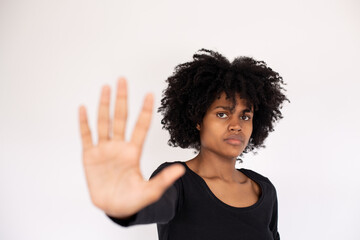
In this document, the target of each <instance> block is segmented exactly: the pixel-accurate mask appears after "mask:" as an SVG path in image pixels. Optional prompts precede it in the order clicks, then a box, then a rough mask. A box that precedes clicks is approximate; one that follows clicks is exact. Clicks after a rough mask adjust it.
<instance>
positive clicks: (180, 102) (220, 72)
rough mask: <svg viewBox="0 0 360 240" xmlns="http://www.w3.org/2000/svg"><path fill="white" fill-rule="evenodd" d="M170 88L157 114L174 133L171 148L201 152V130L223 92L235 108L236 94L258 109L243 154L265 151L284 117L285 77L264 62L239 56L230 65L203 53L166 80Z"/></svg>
mask: <svg viewBox="0 0 360 240" xmlns="http://www.w3.org/2000/svg"><path fill="white" fill-rule="evenodd" d="M167 83H168V87H167V88H166V89H165V90H164V91H163V98H162V100H161V106H160V108H159V109H158V112H161V113H162V115H163V119H162V121H161V123H162V124H163V129H166V130H168V131H169V133H170V139H169V141H168V143H169V145H170V146H174V147H177V146H179V147H181V148H194V149H195V150H197V151H199V150H200V146H201V144H200V134H199V131H198V130H197V129H196V125H197V124H198V123H201V122H202V119H203V117H204V115H205V113H206V111H207V109H208V108H209V106H210V105H211V104H212V103H213V102H214V100H215V99H216V98H218V97H219V96H220V95H221V93H223V92H224V93H225V94H226V96H227V97H228V98H229V99H231V101H233V102H234V103H235V99H236V94H240V96H241V98H244V99H246V100H247V102H248V103H249V104H251V105H252V106H253V107H254V118H253V132H252V135H251V137H250V140H249V143H248V145H247V147H246V148H245V150H244V152H243V153H248V152H250V151H253V150H254V149H256V148H260V147H265V145H264V140H265V139H266V137H267V136H268V135H269V132H272V131H274V123H275V122H276V121H278V120H279V119H281V118H283V116H282V113H281V111H280V109H281V108H282V104H283V102H284V101H285V100H287V101H288V102H290V101H289V100H288V99H287V98H286V96H285V95H284V94H283V91H286V90H285V89H284V88H283V85H285V84H284V82H283V79H282V77H281V76H280V75H279V74H278V73H277V72H275V71H273V70H272V69H271V68H269V67H268V66H267V65H266V63H265V62H263V61H256V60H254V59H253V58H250V57H238V58H235V59H234V61H233V62H229V60H227V59H226V58H225V57H224V56H222V55H221V54H219V53H218V52H215V51H211V50H206V49H201V50H199V51H198V53H196V54H194V56H193V61H191V62H186V63H183V64H180V65H178V66H177V67H176V68H175V71H174V73H173V75H172V76H170V77H169V78H168V79H167Z"/></svg>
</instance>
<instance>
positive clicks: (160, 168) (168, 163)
mask: <svg viewBox="0 0 360 240" xmlns="http://www.w3.org/2000/svg"><path fill="white" fill-rule="evenodd" d="M175 163H180V164H183V165H184V163H183V162H181V161H175V162H164V163H162V164H160V166H159V167H158V168H157V169H156V170H155V171H154V172H153V173H152V174H151V177H150V178H152V177H154V176H155V175H156V174H158V173H159V172H161V170H163V169H164V168H166V167H168V166H170V165H172V164H175Z"/></svg>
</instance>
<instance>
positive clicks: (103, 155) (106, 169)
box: [79, 79, 184, 217]
mask: <svg viewBox="0 0 360 240" xmlns="http://www.w3.org/2000/svg"><path fill="white" fill-rule="evenodd" d="M109 101H110V89H109V87H107V86H105V87H103V90H102V94H101V99H100V106H99V116H98V136H99V141H98V145H93V143H92V139H91V132H90V128H89V126H88V123H87V117H86V110H85V108H84V107H80V109H79V110H80V111H79V117H80V129H81V137H82V144H83V164H84V169H85V175H86V179H87V183H88V188H89V192H90V196H91V199H92V202H93V203H94V204H95V205H96V206H97V207H99V208H100V209H102V210H104V211H105V212H106V213H107V214H109V215H112V216H115V217H127V216H130V215H132V214H134V213H136V212H137V211H139V210H140V209H142V208H144V207H145V206H147V205H149V204H151V203H153V202H154V201H156V200H157V199H159V198H160V197H161V195H162V193H163V192H164V191H165V190H166V188H167V187H169V186H170V185H171V184H172V183H173V182H174V181H175V180H176V179H177V178H178V177H180V176H181V175H182V174H183V172H184V169H183V168H182V167H181V166H173V167H171V168H170V167H169V168H168V169H165V170H164V171H162V172H161V173H160V174H158V175H157V176H156V177H155V178H153V179H152V180H150V181H145V180H144V179H143V177H142V174H141V172H140V168H139V162H140V156H141V151H142V146H143V142H144V139H145V137H146V134H147V131H148V128H149V125H150V120H151V116H152V107H153V98H152V96H151V95H147V97H146V98H145V101H144V105H143V108H142V111H141V113H140V116H139V118H138V121H137V123H136V126H135V130H134V132H133V134H132V137H131V140H130V141H129V142H126V141H125V139H124V136H125V127H126V118H127V103H126V101H127V90H126V81H125V80H124V79H122V80H120V81H119V84H118V89H117V97H116V103H115V114H114V121H113V127H112V133H113V136H112V137H110V136H109V134H110V131H109V130H110V123H111V122H110V119H109Z"/></svg>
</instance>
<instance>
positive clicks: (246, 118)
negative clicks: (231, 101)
mask: <svg viewBox="0 0 360 240" xmlns="http://www.w3.org/2000/svg"><path fill="white" fill-rule="evenodd" d="M241 119H242V120H245V121H249V120H250V119H251V117H249V116H246V115H244V116H242V117H241Z"/></svg>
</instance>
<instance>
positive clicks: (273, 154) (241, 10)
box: [0, 0, 360, 240]
mask: <svg viewBox="0 0 360 240" xmlns="http://www.w3.org/2000/svg"><path fill="white" fill-rule="evenodd" d="M359 10H360V4H359V2H358V1H356V0H334V1H310V0H307V1H300V0H298V1H286V0H278V1H266V0H263V1H226V0H224V1H219V2H216V1H205V0H199V1H188V0H186V1H184V0H183V1H164V0H163V1H160V0H157V1H155V0H153V1H139V0H138V1H110V0H105V1H103V0H102V1H100V0H98V1H96V0H90V1H81V0H64V1H54V0H49V1H44V0H33V1H24V0H22V1H21V0H18V1H16V0H1V1H0V114H1V115H0V239H28V240H30V239H88V240H90V239H152V240H155V239H157V234H156V226H155V225H148V226H136V227H132V228H129V229H126V228H122V227H119V226H117V225H115V224H113V223H112V222H110V220H108V219H107V218H106V217H105V216H104V214H103V213H102V212H101V211H100V210H98V209H96V208H95V207H94V206H92V204H91V203H90V199H89V196H88V192H87V188H86V183H85V178H84V173H83V169H82V165H81V145H80V137H79V129H78V119H77V116H78V115H77V109H78V106H79V105H80V104H85V105H86V106H87V109H88V114H89V117H90V124H91V126H92V129H93V132H94V133H95V123H96V122H95V120H96V114H97V104H98V98H99V95H100V87H101V86H102V85H103V84H110V85H111V86H112V87H115V83H116V79H117V78H118V77H119V76H126V77H127V78H128V79H129V88H130V106H131V109H130V119H129V121H130V124H129V131H128V133H129V132H131V129H132V127H133V124H132V123H133V122H134V121H135V119H136V117H137V114H138V112H139V110H140V106H141V102H142V96H143V95H144V94H145V93H146V92H149V91H151V92H153V93H155V96H156V107H159V103H160V98H161V91H162V89H163V88H164V87H165V79H166V78H167V77H168V76H169V75H170V74H171V73H172V71H173V68H174V67H175V66H176V65H177V64H179V63H182V62H184V61H188V60H191V57H192V55H193V54H194V53H195V52H196V51H197V50H198V49H200V48H209V49H213V50H218V51H219V52H221V53H223V54H224V55H225V56H227V57H228V58H229V59H231V60H232V59H233V58H234V57H236V56H239V55H247V56H252V57H254V58H256V59H260V60H265V61H266V62H267V63H268V65H269V66H270V67H272V68H273V69H274V70H276V71H278V72H280V73H281V75H282V76H283V78H284V80H285V81H286V82H287V84H288V85H287V89H288V91H287V94H288V97H289V99H290V100H291V103H290V104H285V106H284V109H283V113H284V116H285V118H284V119H283V120H281V121H280V122H279V124H278V125H277V127H276V130H275V132H273V133H271V135H270V137H269V138H268V139H267V141H266V144H267V148H266V149H263V150H260V152H259V154H257V155H253V154H248V156H247V157H246V158H245V162H244V164H243V166H242V167H245V168H251V169H253V170H255V171H258V172H260V173H262V174H263V175H265V176H268V177H269V178H270V179H271V180H272V182H273V183H274V185H275V186H276V188H277V191H278V199H279V232H280V234H281V237H282V239H292V240H298V239H299V240H300V239H316V240H317V239H329V240H330V239H359V238H360V233H359V231H358V227H359V224H360V206H359V202H360V193H359V189H360V180H359V177H358V176H359V175H358V173H359V171H360V163H359V159H360V158H359V154H358V148H359V143H360V141H359V140H360V127H359V124H358V121H359V116H360V110H359V107H358V103H359V102H360V96H359V87H360V84H359V80H360V79H359V74H358V71H359V67H360V66H359V65H360V61H359V56H360V15H359ZM112 97H113V96H112ZM160 117H161V116H160V115H159V114H155V115H154V118H153V124H152V127H151V130H150V132H149V135H148V138H147V143H146V146H145V149H144V153H143V158H142V169H143V172H144V175H145V176H146V177H148V176H149V175H150V174H151V173H152V171H153V170H154V169H155V168H156V167H157V166H158V165H159V164H161V163H162V162H164V161H174V160H187V159H189V158H190V157H191V156H192V151H191V150H181V149H172V148H170V147H168V146H167V144H166V142H167V133H166V132H165V131H163V130H161V124H160ZM94 137H95V135H94Z"/></svg>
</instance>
